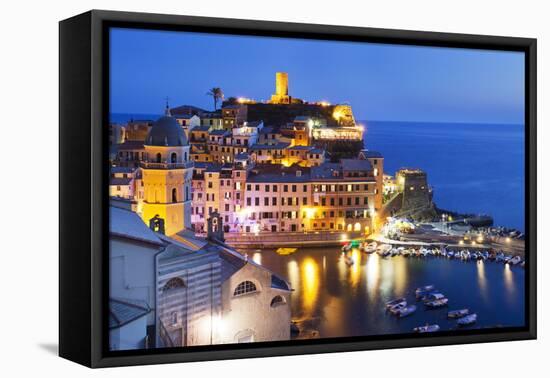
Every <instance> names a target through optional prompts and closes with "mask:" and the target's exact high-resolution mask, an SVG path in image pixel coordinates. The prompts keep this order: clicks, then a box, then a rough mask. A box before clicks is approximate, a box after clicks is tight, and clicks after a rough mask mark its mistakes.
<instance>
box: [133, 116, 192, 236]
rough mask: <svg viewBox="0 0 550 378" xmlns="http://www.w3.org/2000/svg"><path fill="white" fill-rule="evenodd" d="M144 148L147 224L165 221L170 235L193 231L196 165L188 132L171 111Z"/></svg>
mask: <svg viewBox="0 0 550 378" xmlns="http://www.w3.org/2000/svg"><path fill="white" fill-rule="evenodd" d="M144 144H145V160H144V162H143V163H142V164H141V168H142V173H143V174H142V177H143V178H142V182H143V187H144V188H143V189H144V199H143V204H142V213H141V217H142V219H143V222H144V223H145V224H147V225H149V224H151V220H154V221H155V222H158V219H161V220H162V223H163V224H164V231H165V233H166V235H173V234H175V233H177V232H179V231H181V230H183V229H185V228H190V227H191V213H190V211H191V180H192V174H193V163H192V162H191V161H190V160H189V159H190V154H189V142H188V140H187V137H186V136H185V132H184V131H183V129H182V128H181V127H180V125H179V124H178V122H177V121H176V119H175V118H173V117H172V116H171V115H170V111H169V110H168V108H167V110H166V115H165V116H163V117H161V118H159V119H158V120H157V121H156V122H155V123H154V124H153V127H151V130H150V131H149V133H148V134H147V137H146V139H145V143H144Z"/></svg>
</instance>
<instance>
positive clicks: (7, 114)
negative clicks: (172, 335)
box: [0, 0, 550, 378]
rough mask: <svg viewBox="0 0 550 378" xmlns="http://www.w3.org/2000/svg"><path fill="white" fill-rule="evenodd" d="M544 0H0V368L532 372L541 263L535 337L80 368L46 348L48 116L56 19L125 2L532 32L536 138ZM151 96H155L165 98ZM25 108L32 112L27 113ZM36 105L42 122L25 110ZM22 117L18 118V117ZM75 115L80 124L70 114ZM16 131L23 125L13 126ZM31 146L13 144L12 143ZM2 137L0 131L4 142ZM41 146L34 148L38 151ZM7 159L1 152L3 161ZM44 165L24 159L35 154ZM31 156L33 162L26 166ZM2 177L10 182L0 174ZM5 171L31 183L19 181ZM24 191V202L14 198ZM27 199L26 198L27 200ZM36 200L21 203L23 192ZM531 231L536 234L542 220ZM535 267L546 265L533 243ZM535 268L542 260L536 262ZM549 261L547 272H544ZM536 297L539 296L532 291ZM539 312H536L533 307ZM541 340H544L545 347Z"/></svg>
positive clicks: (543, 63)
mask: <svg viewBox="0 0 550 378" xmlns="http://www.w3.org/2000/svg"><path fill="white" fill-rule="evenodd" d="M547 3H548V2H546V1H542V0H524V1H518V0H513V1H507V0H485V1H479V0H461V1H442V0H430V1H422V0H417V1H411V0H393V1H358V0H339V1H333V2H330V3H329V2H321V1H299V0H278V1H271V2H265V1H256V2H252V1H246V0H233V1H224V0H211V1H181V0H165V1H156V2H151V1H146V0H131V1H130V0H127V1H117V0H81V1H57V2H45V1H41V2H40V1H25V0H19V1H4V2H2V5H1V14H2V15H3V16H4V17H3V20H2V22H1V23H0V36H1V37H0V38H1V44H2V50H1V51H2V59H1V60H0V66H1V69H0V83H2V85H1V86H0V91H1V93H2V109H3V110H4V111H3V113H2V117H3V119H2V123H3V125H4V126H5V127H4V128H3V129H2V130H3V131H2V133H3V134H2V136H3V138H4V139H3V140H4V143H2V148H3V149H4V151H3V152H4V153H3V155H4V156H12V157H13V156H17V157H18V158H17V159H16V161H12V160H10V161H9V164H5V167H4V169H3V171H2V172H3V174H4V175H5V177H8V175H9V177H11V179H10V180H3V181H2V183H3V185H1V186H0V194H1V198H2V199H3V200H4V201H3V204H2V213H3V215H4V219H6V217H8V216H10V217H13V222H15V225H16V226H15V227H13V223H12V228H11V229H10V231H9V232H6V231H5V229H4V232H3V233H2V236H3V237H2V252H3V253H2V258H1V263H0V280H1V287H2V300H3V303H4V304H6V305H9V307H6V308H8V310H7V311H2V315H1V320H2V324H3V325H4V327H3V330H2V340H3V342H2V343H1V344H0V348H1V351H0V355H1V356H2V366H1V367H0V370H1V371H2V375H3V376H23V375H27V376H37V375H43V374H45V373H46V374H47V373H48V372H49V373H52V372H55V375H56V377H76V376H78V377H80V376H96V377H99V376H101V377H115V376H116V377H123V376H132V377H135V378H137V377H151V376H153V375H154V376H159V377H162V376H177V375H181V374H182V372H183V374H185V375H186V376H200V377H205V376H217V377H221V376H223V377H229V376H239V377H240V378H245V377H257V376H258V374H259V373H261V376H262V377H264V378H270V377H278V378H280V377H292V376H299V377H325V376H326V377H340V376H342V375H343V374H344V372H346V371H351V372H355V373H354V375H364V376H367V375H368V376H372V377H376V376H385V372H386V371H387V369H388V368H390V367H396V368H397V369H398V370H399V371H402V372H404V373H405V374H406V375H407V377H411V378H412V377H426V370H425V368H422V367H420V366H419V364H418V361H420V360H424V359H427V358H429V359H430V361H431V366H430V369H431V370H432V371H434V372H437V373H435V374H437V375H442V376H445V377H446V378H453V377H464V376H471V377H474V376H489V377H499V378H502V377H515V378H517V377H529V376H533V377H537V376H541V375H542V374H544V373H537V372H541V371H542V372H543V371H544V370H548V369H547V367H548V365H549V364H548V352H547V351H548V349H549V348H550V341H549V339H550V331H549V329H550V328H549V327H550V325H549V323H548V321H546V320H547V318H548V314H549V313H550V307H549V303H550V300H548V292H549V290H550V287H549V278H548V274H546V275H543V274H539V294H540V295H539V300H540V301H541V302H539V317H540V320H541V321H540V322H539V327H540V328H539V332H540V338H541V340H539V341H529V342H514V343H510V342H509V343H497V344H480V345H459V346H448V347H438V348H416V349H403V350H390V351H375V352H358V353H345V354H341V353H337V354H328V355H314V356H301V357H284V358H270V359H251V360H239V361H221V362H211V363H196V364H185V366H184V365H164V366H149V367H140V368H128V369H107V370H102V371H92V370H86V369H84V368H81V367H79V366H77V365H76V364H73V363H71V362H69V361H65V360H61V359H59V358H57V357H55V356H54V353H53V352H52V350H55V348H56V346H55V345H56V343H57V311H58V310H57V288H58V281H57V269H58V266H57V264H58V260H57V246H58V243H57V237H58V236H57V214H58V212H57V206H58V201H57V198H58V197H57V196H58V187H57V153H58V139H57V122H58V109H57V105H58V101H57V100H58V96H57V89H58V25H57V22H58V21H59V20H61V19H64V18H67V17H70V16H73V15H75V14H77V13H81V12H84V11H87V10H89V9H91V8H97V9H116V10H134V11H148V12H159V13H176V14H189V15H203V16H221V17H233V18H251V19H270V20H279V21H297V22H313V23H327V24H346V25H356V26H375V27H384V28H401V29H417V30H433V31H446V32H468V33H481V34H500V35H514V36H526V37H538V38H539V87H538V88H539V89H538V91H539V125H540V126H539V138H540V142H539V145H540V146H541V147H542V146H545V145H548V144H549V143H550V136H549V130H550V129H549V127H548V125H549V121H550V120H549V119H548V111H547V109H548V106H550V105H549V104H550V97H549V95H548V89H549V85H550V83H549V80H550V79H549V78H550V76H549V71H548V67H550V58H549V56H548V54H549V49H550V28H549V27H548V14H549V12H548V9H546V8H547V7H548V6H547ZM163 101H164V100H163V99H162V98H160V99H159V104H158V107H159V109H161V108H162V107H163V106H164V103H163ZM29 111H32V114H29ZM33 115H34V116H36V115H40V122H33V121H32V120H33ZM22 120H23V121H22ZM75 126H78V125H75ZM22 131H24V137H23V136H22V134H21V133H22ZM22 138H24V140H25V149H26V150H27V151H33V153H23V154H22V153H20V143H18V141H21V140H22ZM6 141H9V143H8V142H6ZM549 154H550V151H549V149H548V148H546V149H542V148H541V151H540V153H539V167H540V169H539V192H541V190H540V188H542V187H546V188H547V187H548V186H549V185H550V181H549V180H550V179H549V177H550V176H549V175H548V174H545V175H544V176H542V171H543V167H547V166H548V164H550V156H549ZM38 157H39V158H38ZM6 163H8V162H7V161H6ZM39 163H40V164H45V168H43V169H42V168H41V169H34V168H37V167H38V164H39ZM30 167H33V169H27V168H30ZM6 181H7V182H8V183H7V184H6ZM10 181H11V182H15V183H22V182H25V183H29V185H17V184H13V183H11V184H10V183H9V182H10ZM23 198H24V199H26V201H25V202H24V203H22V202H21V201H19V200H15V199H23ZM30 199H32V200H33V201H31V200H30ZM539 201H540V202H539V204H540V205H539V210H540V212H539V214H540V217H539V221H540V223H539V227H540V230H543V229H545V228H547V227H549V226H550V224H549V222H548V220H547V219H548V217H547V216H543V213H546V214H547V213H548V212H550V206H549V202H548V200H547V199H546V198H540V199H539ZM35 203H36V205H38V204H39V211H34V212H32V213H31V212H30V209H29V208H30V207H31V206H33V204H35ZM37 207H38V206H37ZM539 234H541V235H542V234H543V232H540V233H539ZM539 244H540V245H541V248H540V254H539V256H540V257H539V267H544V269H550V265H549V264H550V262H549V261H550V260H549V259H548V257H547V251H546V250H545V248H544V245H543V244H542V243H539ZM539 272H540V270H539ZM546 273H547V272H546ZM543 296H544V297H545V300H544V301H542V297H543ZM543 314H544V315H545V317H544V318H543V317H542V315H543ZM544 348H546V351H545V349H544Z"/></svg>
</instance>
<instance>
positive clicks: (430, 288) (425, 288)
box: [414, 285, 435, 298]
mask: <svg viewBox="0 0 550 378" xmlns="http://www.w3.org/2000/svg"><path fill="white" fill-rule="evenodd" d="M434 290H435V286H434V285H426V286H422V287H418V288H416V290H415V291H414V293H415V295H416V298H421V297H423V296H425V295H426V294H428V293H430V292H432V291H434Z"/></svg>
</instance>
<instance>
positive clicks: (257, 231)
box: [252, 224, 260, 236]
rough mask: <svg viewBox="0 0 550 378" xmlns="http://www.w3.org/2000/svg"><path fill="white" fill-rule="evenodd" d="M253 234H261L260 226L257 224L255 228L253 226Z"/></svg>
mask: <svg viewBox="0 0 550 378" xmlns="http://www.w3.org/2000/svg"><path fill="white" fill-rule="evenodd" d="M252 232H254V235H256V236H258V234H259V233H260V225H259V224H255V225H254V226H252Z"/></svg>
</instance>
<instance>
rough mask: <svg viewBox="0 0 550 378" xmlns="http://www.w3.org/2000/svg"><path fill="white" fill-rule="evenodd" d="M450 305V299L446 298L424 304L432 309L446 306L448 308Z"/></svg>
mask: <svg viewBox="0 0 550 378" xmlns="http://www.w3.org/2000/svg"><path fill="white" fill-rule="evenodd" d="M448 303H449V299H448V298H445V297H443V298H441V299H434V300H433V301H426V302H424V304H425V305H426V307H430V308H439V307H444V306H447V304H448Z"/></svg>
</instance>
